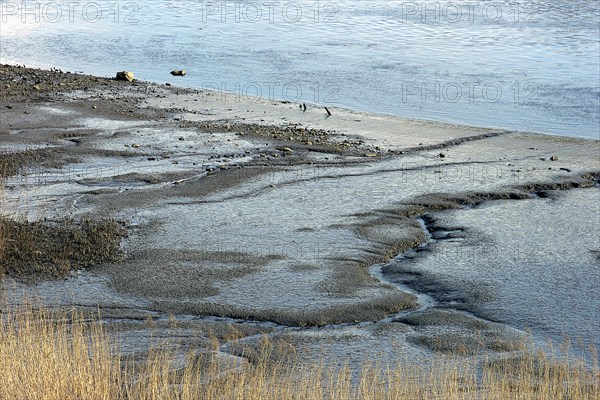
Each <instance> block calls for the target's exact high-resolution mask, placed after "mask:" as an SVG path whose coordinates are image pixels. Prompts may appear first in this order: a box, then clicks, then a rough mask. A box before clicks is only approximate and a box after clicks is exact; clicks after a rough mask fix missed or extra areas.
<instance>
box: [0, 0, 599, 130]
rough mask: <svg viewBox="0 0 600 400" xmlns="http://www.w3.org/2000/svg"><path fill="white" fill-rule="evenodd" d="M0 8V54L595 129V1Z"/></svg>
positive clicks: (537, 125) (477, 121)
mask: <svg viewBox="0 0 600 400" xmlns="http://www.w3.org/2000/svg"><path fill="white" fill-rule="evenodd" d="M0 5H1V9H0V10H1V12H2V16H1V19H0V21H1V26H0V61H1V62H3V63H19V64H26V65H28V66H39V67H58V68H61V69H63V70H69V71H83V72H86V73H92V74H100V75H113V74H114V72H115V71H118V70H123V69H127V70H131V71H134V72H135V74H136V77H138V78H141V79H146V80H152V81H158V82H167V81H169V82H172V83H175V84H178V85H184V86H191V87H196V88H208V89H223V90H227V91H231V92H234V93H236V94H239V95H240V96H259V97H262V98H267V97H271V98H276V99H280V100H281V99H285V100H290V101H303V102H308V103H316V104H319V105H324V106H340V107H346V108H351V109H356V110H362V111H368V112H374V113H382V114H391V115H397V116H402V117H409V118H418V119H431V120H438V121H446V122H453V123H460V124H469V125H477V126H486V127H502V128H509V129H517V130H526V131H535V132H543V133H551V134H559V135H567V136H582V137H595V138H598V135H599V133H598V132H599V131H600V126H599V125H600V111H599V108H600V89H599V80H600V66H599V61H598V59H599V54H600V49H599V40H598V37H599V22H598V21H599V20H600V18H599V2H598V1H597V0H596V1H589V0H585V1H584V0H568V1H567V0H561V1H538V2H530V1H528V2H515V1H510V0H501V1H495V2H493V1H480V2H478V1H468V2H461V1H458V2H449V1H445V0H444V1H432V0H423V1H419V2H409V1H373V0H337V1H331V2H318V1H317V2H315V1H314V0H311V1H292V2H286V1H283V2H269V1H267V0H264V1H263V0H261V1H256V2H252V1H245V0H243V1H239V2H233V1H230V2H229V1H223V2H206V1H189V0H177V1H166V0H162V1H157V0H148V1H144V2H139V1H138V2H135V1H120V2H118V1H98V2H95V1H79V2H61V1H58V2H49V1H39V2H29V1H28V2H23V3H21V2H15V1H0ZM172 69H185V70H186V71H187V75H186V76H185V77H184V78H174V77H171V76H170V75H169V71H171V70H172Z"/></svg>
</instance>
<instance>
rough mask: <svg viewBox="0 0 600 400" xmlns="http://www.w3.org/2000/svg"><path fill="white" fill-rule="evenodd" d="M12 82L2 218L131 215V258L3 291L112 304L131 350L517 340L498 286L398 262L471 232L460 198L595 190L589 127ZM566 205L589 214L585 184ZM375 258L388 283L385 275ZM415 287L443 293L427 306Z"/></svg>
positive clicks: (475, 347) (2, 99) (43, 80)
mask: <svg viewBox="0 0 600 400" xmlns="http://www.w3.org/2000/svg"><path fill="white" fill-rule="evenodd" d="M0 88H1V89H2V90H1V91H0V110H1V111H0V113H1V119H0V157H4V161H5V162H4V165H7V166H10V171H9V170H8V167H6V169H7V173H6V174H5V175H6V178H5V179H4V191H3V193H2V203H1V206H0V210H1V211H2V213H3V215H6V216H9V217H10V218H27V219H29V220H40V219H45V220H46V221H54V220H60V219H61V218H63V217H65V216H68V217H72V218H75V219H78V218H83V217H89V216H93V217H95V218H111V219H116V220H117V221H120V222H122V223H123V224H126V226H127V227H128V236H127V237H126V238H124V240H123V241H122V248H123V251H124V256H123V258H122V260H121V261H118V262H112V263H105V264H103V265H101V266H97V267H94V268H88V269H84V270H76V271H73V272H72V273H71V274H69V276H67V277H66V278H65V279H58V280H41V281H38V282H37V283H34V284H32V283H26V282H23V281H20V280H19V279H14V277H10V276H7V277H4V280H3V282H2V290H3V292H4V296H5V297H6V298H7V299H8V301H9V302H19V301H20V299H22V298H23V296H25V294H24V293H26V294H27V295H34V296H39V297H40V298H41V299H43V300H44V301H45V302H46V303H47V304H49V305H52V306H72V305H76V306H78V307H81V308H82V309H87V310H94V309H97V308H99V309H100V311H101V314H102V315H103V317H104V318H106V320H107V321H110V322H111V323H112V324H113V325H114V326H115V327H116V329H117V330H119V331H121V333H122V335H120V337H121V338H123V348H124V349H126V350H130V351H133V350H136V351H139V350H140V349H143V348H144V346H145V344H147V343H148V340H150V339H148V338H152V340H157V341H158V342H161V341H167V342H171V343H177V344H180V345H182V346H183V347H184V348H198V349H202V351H214V349H213V348H212V347H210V337H211V335H214V332H226V331H228V330H229V329H232V328H231V327H232V326H233V327H235V329H236V331H239V333H238V334H236V335H227V334H225V333H222V334H219V335H217V336H218V337H219V338H220V339H222V344H221V346H220V347H219V348H218V350H219V351H221V352H222V353H223V356H224V357H227V356H228V355H236V354H237V352H238V350H236V348H237V346H238V345H239V344H240V343H243V344H244V345H252V344H253V343H257V342H258V339H259V338H260V334H262V333H267V334H269V335H271V336H272V337H274V338H281V339H284V340H286V341H288V342H291V343H293V344H296V345H297V346H298V347H300V348H303V349H304V350H305V351H306V354H305V358H304V359H305V360H310V359H311V357H318V355H317V354H321V355H322V354H331V355H332V357H334V356H335V357H339V356H340V355H348V356H349V357H350V359H352V360H356V361H358V360H359V359H361V358H363V359H364V358H369V357H375V356H376V354H380V353H384V354H385V358H382V359H381V360H397V358H398V356H399V355H404V356H408V357H427V355H428V354H432V352H457V351H458V352H462V353H464V354H482V353H488V354H492V353H493V354H504V353H506V352H510V351H513V350H518V349H519V348H521V346H522V345H523V340H524V338H525V337H526V332H525V327H526V326H527V324H526V323H525V324H522V325H519V326H515V325H513V324H511V321H510V320H506V319H505V320H503V319H502V318H499V317H498V316H494V315H493V313H489V312H487V313H486V312H485V306H484V303H486V302H487V300H486V293H487V292H486V287H485V286H480V285H478V282H474V283H472V284H471V286H469V288H467V289H465V285H464V284H463V285H462V286H461V285H460V284H457V283H456V281H453V280H451V279H450V280H447V281H444V280H443V279H440V277H439V276H438V277H437V278H438V279H429V280H425V279H421V280H419V279H417V278H418V276H422V271H417V264H416V262H415V263H413V264H410V268H408V267H406V264H404V265H403V266H402V268H398V267H394V268H392V267H391V266H390V264H387V263H389V262H390V261H391V260H392V259H393V258H394V257H396V256H397V255H398V254H399V253H402V252H404V251H408V250H411V249H417V250H420V249H424V248H425V247H426V245H427V244H428V243H430V241H431V240H432V238H433V239H435V238H436V234H437V235H438V238H439V235H442V234H443V235H451V236H452V235H455V236H457V237H460V236H464V237H467V236H469V231H468V230H467V231H465V230H464V229H462V230H461V229H450V228H453V227H452V226H450V227H448V226H446V227H444V229H441V228H440V229H437V233H436V229H435V226H434V224H432V223H431V221H434V220H435V218H438V216H440V215H446V214H445V213H450V214H451V213H452V211H451V210H460V212H464V213H468V212H469V211H468V209H465V207H466V208H470V207H474V206H475V207H477V206H481V205H486V204H492V203H496V202H503V203H502V204H507V206H506V207H507V208H508V209H512V208H511V204H513V203H514V204H517V203H519V201H530V202H534V203H535V202H536V201H538V200H539V199H541V198H548V197H549V196H550V197H552V196H554V197H559V198H560V196H562V193H563V191H566V190H569V189H581V190H590V191H594V192H593V193H597V191H598V189H597V182H598V178H599V176H600V157H599V156H600V146H599V142H598V141H593V140H585V139H577V138H565V137H554V136H544V135H538V134H528V133H522V132H511V131H502V130H491V129H484V128H477V127H465V126H457V125H448V124H439V123H431V122H424V121H413V120H405V119H400V118H395V117H386V116H377V115H369V114H364V113H360V112H354V111H348V110H342V109H333V108H332V109H329V111H330V112H331V114H332V115H331V116H329V115H328V113H327V112H326V111H325V110H324V109H321V108H318V107H316V106H313V105H307V106H308V107H307V109H306V111H304V110H303V108H302V107H300V105H298V104H293V103H288V102H277V101H267V100H258V99H250V98H239V97H236V96H235V95H232V94H225V93H216V92H199V91H196V90H190V89H184V88H177V87H175V86H166V85H158V84H153V83H144V82H133V83H128V82H117V81H114V80H111V79H106V78H96V77H88V76H80V75H74V74H65V73H62V72H59V71H40V70H30V69H24V68H18V67H12V66H1V67H0ZM15 155H18V156H15ZM553 156H555V157H556V158H557V159H556V161H552V160H551V157H553ZM9 157H10V158H9ZM7 160H8V161H7ZM583 188H588V189H583ZM592 197H594V195H592ZM570 201H571V203H570V204H571V205H570V207H571V208H572V209H578V208H583V207H586V206H588V205H589V204H588V203H587V202H588V201H589V196H587V197H586V196H581V197H575V198H570ZM550 207H558V209H557V210H558V211H557V212H558V213H560V212H561V210H562V209H561V208H560V207H561V205H560V202H556V203H553V204H551V205H550ZM499 212H501V211H499ZM502 212H504V211H502ZM564 212H565V213H566V215H569V214H568V213H569V211H568V210H567V209H565V210H564ZM593 213H594V212H593V211H592V212H591V215H592V216H594V214H593ZM523 215H524V216H525V217H526V216H527V213H526V212H525V213H524V214H523ZM498 218H499V219H500V222H502V218H503V217H502V216H499V217H498ZM478 221H479V222H478ZM483 221H485V219H484V218H480V219H479V220H477V219H475V220H474V221H471V222H472V223H473V224H475V225H477V224H478V223H484V222H483ZM500 222H498V223H499V224H500ZM486 223H487V222H486ZM457 228H464V227H462V226H461V227H457ZM440 232H442V233H440ZM592 233H593V232H592ZM471 240H479V239H478V237H477V236H476V235H475V236H472V237H471ZM497 240H502V238H500V239H497ZM406 262H408V263H411V262H413V261H410V260H409V261H404V263H406ZM378 265H383V268H382V276H380V277H379V278H382V277H384V278H385V279H378V277H377V274H373V273H372V271H373V267H374V266H378ZM435 265H436V264H435V263H434V264H433V268H435ZM412 267H414V268H412ZM411 268H412V269H411ZM419 273H421V275H418V274H419ZM441 278H444V276H442V277H441ZM424 282H425V283H424ZM494 284H495V281H494V280H493V279H492V280H491V282H488V285H491V286H494ZM402 285H403V286H402ZM403 287H404V288H406V290H402V288H403ZM473 287H476V288H477V289H478V290H471V289H472V288H473ZM442 289H443V290H442ZM495 289H497V288H494V287H492V289H490V290H491V291H493V290H495ZM441 292H444V293H446V292H450V293H453V295H452V296H450V297H452V298H451V299H449V298H444V297H443V294H444V293H442V295H439V294H440V293H441ZM422 294H423V295H426V296H429V297H431V299H433V300H432V302H431V304H428V306H427V307H423V306H422V305H423V304H422V303H423V299H424V297H423V296H421V295H422ZM502 322H503V323H502ZM233 336H235V340H234V339H232V337H233ZM242 337H246V339H240V338H242ZM450 339H452V340H450ZM390 343H395V345H394V346H390ZM440 344H443V346H441V345H440ZM211 349H212V350H211Z"/></svg>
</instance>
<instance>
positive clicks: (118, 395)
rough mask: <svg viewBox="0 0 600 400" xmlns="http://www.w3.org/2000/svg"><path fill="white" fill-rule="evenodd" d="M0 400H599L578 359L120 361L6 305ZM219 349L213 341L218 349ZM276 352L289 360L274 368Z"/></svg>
mask: <svg viewBox="0 0 600 400" xmlns="http://www.w3.org/2000/svg"><path fill="white" fill-rule="evenodd" d="M3 308H4V310H3V313H2V314H1V316H2V320H1V323H0V380H1V382H2V385H0V398H3V399H13V400H20V399H32V398H38V399H46V400H54V399H56V400H59V399H60V400H63V399H89V400H94V399H115V400H118V399H161V400H170V399H178V400H183V399H231V400H233V399H244V400H252V399H261V400H269V399H277V400H280V399H302V400H305V399H348V400H350V399H361V400H369V399H398V400H402V399H411V400H413V399H449V400H451V399H481V398H485V399H509V398H510V399H540V400H541V399H544V400H545V399H571V400H580V399H590V400H591V399H597V398H598V396H599V395H600V374H599V371H598V364H597V359H596V360H594V361H593V364H594V367H591V368H590V367H589V363H588V364H587V365H586V364H584V362H583V360H581V359H577V358H569V357H562V358H550V357H547V356H546V355H544V354H542V353H534V352H524V353H522V355H520V356H519V357H515V358H510V359H504V360H499V361H498V360H496V361H484V362H482V363H478V362H477V361H474V359H473V358H463V357H459V356H456V357H455V356H450V357H441V356H440V357H438V358H435V359H434V360H433V361H432V362H431V363H423V364H418V365H417V364H416V363H415V362H414V361H412V362H411V361H406V360H399V362H398V364H397V365H394V366H382V365H377V364H376V362H374V361H371V362H366V363H364V364H363V365H345V366H343V367H341V368H340V367H335V366H327V365H314V366H311V367H310V368H306V367H299V366H298V364H296V363H293V362H290V361H293V360H294V357H299V356H300V355H298V354H296V353H295V349H293V348H290V346H289V345H288V346H286V345H285V344H281V343H273V342H271V341H269V340H268V339H266V338H265V339H264V340H262V343H261V346H260V351H258V352H256V353H253V354H250V353H249V354H248V356H249V357H248V359H249V360H251V362H246V361H242V360H240V359H231V360H232V361H229V362H223V360H222V359H219V357H218V353H217V352H215V351H212V352H210V351H209V352H205V353H190V354H189V356H188V358H187V360H186V361H185V362H184V363H183V364H181V365H177V364H179V363H175V362H174V359H173V357H172V356H170V353H169V351H168V350H167V349H164V350H152V351H149V352H148V355H147V357H146V360H145V361H142V362H140V361H139V359H138V361H137V362H133V361H132V360H131V359H127V358H125V357H123V356H122V355H121V354H120V353H119V350H118V348H117V347H116V346H115V344H114V343H115V342H114V341H113V339H111V335H110V332H108V331H107V330H106V328H105V327H104V326H103V325H102V324H101V323H100V322H94V321H92V322H89V320H88V319H85V318H83V316H82V315H79V314H77V313H75V312H70V313H60V312H50V311H48V310H47V309H44V308H33V307H30V306H28V307H26V306H19V307H16V308H13V309H11V308H7V307H3ZM218 347H219V343H218V341H217V339H215V343H214V346H213V350H217V349H218ZM273 352H287V353H288V354H290V357H288V358H287V359H285V358H283V359H284V360H285V361H279V362H272V360H273V359H274V358H277V359H282V358H281V357H272V356H273Z"/></svg>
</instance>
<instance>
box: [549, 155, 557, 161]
mask: <svg viewBox="0 0 600 400" xmlns="http://www.w3.org/2000/svg"><path fill="white" fill-rule="evenodd" d="M550 161H558V157H557V156H552V157H550Z"/></svg>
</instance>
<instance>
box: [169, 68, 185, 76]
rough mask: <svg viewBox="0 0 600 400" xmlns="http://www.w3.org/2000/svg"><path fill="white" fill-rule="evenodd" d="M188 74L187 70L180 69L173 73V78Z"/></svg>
mask: <svg viewBox="0 0 600 400" xmlns="http://www.w3.org/2000/svg"><path fill="white" fill-rule="evenodd" d="M185 74H186V72H185V70H182V69H178V70H173V71H171V75H173V76H184V75H185Z"/></svg>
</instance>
